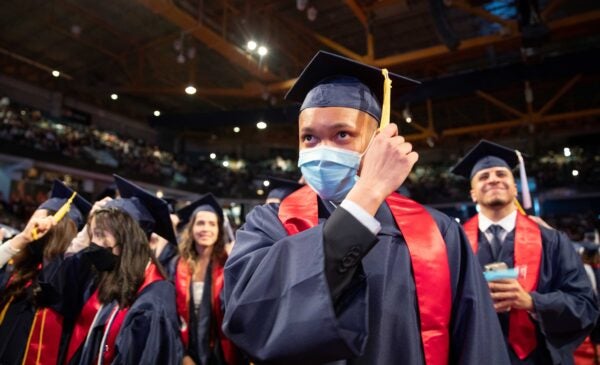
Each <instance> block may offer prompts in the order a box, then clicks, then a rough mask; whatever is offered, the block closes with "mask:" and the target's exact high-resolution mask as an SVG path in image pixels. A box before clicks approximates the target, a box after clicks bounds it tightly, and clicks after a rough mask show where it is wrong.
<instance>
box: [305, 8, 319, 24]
mask: <svg viewBox="0 0 600 365" xmlns="http://www.w3.org/2000/svg"><path fill="white" fill-rule="evenodd" d="M317 14H319V11H318V10H317V8H315V7H314V6H311V7H310V8H308V9H307V10H306V17H307V18H308V20H310V21H311V22H314V21H315V20H317Z"/></svg>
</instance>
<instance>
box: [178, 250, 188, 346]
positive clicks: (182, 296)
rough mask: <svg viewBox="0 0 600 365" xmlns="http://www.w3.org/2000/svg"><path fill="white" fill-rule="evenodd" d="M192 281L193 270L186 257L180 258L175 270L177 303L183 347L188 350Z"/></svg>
mask: <svg viewBox="0 0 600 365" xmlns="http://www.w3.org/2000/svg"><path fill="white" fill-rule="evenodd" d="M191 282H192V270H191V269H190V267H189V265H188V263H187V262H186V260H185V259H182V258H179V260H178V261H177V269H176V271H175V303H176V305H177V314H179V318H180V320H181V321H182V322H183V323H182V324H181V329H180V332H181V341H182V342H183V348H184V349H186V350H187V348H188V346H189V342H190V332H189V325H190V283H191Z"/></svg>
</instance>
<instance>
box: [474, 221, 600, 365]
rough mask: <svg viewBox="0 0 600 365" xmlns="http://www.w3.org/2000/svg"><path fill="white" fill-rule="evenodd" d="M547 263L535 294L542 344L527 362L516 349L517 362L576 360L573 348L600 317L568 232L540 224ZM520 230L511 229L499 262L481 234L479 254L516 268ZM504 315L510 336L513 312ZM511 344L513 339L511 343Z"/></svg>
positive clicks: (513, 359)
mask: <svg viewBox="0 0 600 365" xmlns="http://www.w3.org/2000/svg"><path fill="white" fill-rule="evenodd" d="M540 231H541V233H542V261H541V267H540V275H539V279H538V285H537V289H536V290H535V291H534V292H531V297H532V299H533V305H534V307H535V313H536V315H535V320H534V321H533V323H535V326H536V332H537V344H538V346H537V347H536V349H535V350H534V351H533V353H532V354H531V355H529V356H528V357H527V358H526V359H525V360H520V359H519V358H518V357H517V356H516V355H515V353H514V351H513V350H512V348H510V346H509V345H507V346H508V348H509V354H510V357H511V363H512V364H573V351H574V350H575V349H576V348H577V347H578V346H579V344H581V343H582V342H583V340H584V339H585V337H586V336H587V335H588V334H589V333H590V331H591V330H592V328H593V326H594V323H595V322H596V318H597V317H598V307H597V304H596V299H595V296H594V292H593V290H592V286H591V283H590V281H589V279H588V277H587V275H586V273H585V269H584V267H583V264H582V262H581V258H580V257H579V255H577V253H576V252H575V249H574V247H573V244H572V242H571V240H569V238H568V237H567V236H566V235H565V234H564V233H562V232H560V231H556V230H552V229H547V228H545V227H542V226H540ZM514 236H515V233H514V230H513V231H512V232H510V233H509V234H508V235H507V237H506V239H505V240H504V242H503V243H502V246H501V250H500V252H499V253H498V258H497V259H496V260H494V258H493V256H492V253H491V249H490V245H489V243H488V242H487V240H486V239H485V236H484V235H483V234H482V233H481V232H479V242H481V244H480V246H479V249H478V252H477V257H478V259H479V262H480V264H481V266H482V267H483V266H484V265H486V264H488V263H490V262H495V261H503V262H505V263H506V264H507V265H508V267H513V266H514ZM498 318H499V320H500V324H501V326H502V330H503V332H504V334H505V337H506V336H508V322H509V320H508V319H509V315H508V314H507V313H499V314H498ZM507 343H508V342H507Z"/></svg>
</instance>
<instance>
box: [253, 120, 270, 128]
mask: <svg viewBox="0 0 600 365" xmlns="http://www.w3.org/2000/svg"><path fill="white" fill-rule="evenodd" d="M256 128H258V129H265V128H267V123H265V122H263V121H260V122H258V123H256Z"/></svg>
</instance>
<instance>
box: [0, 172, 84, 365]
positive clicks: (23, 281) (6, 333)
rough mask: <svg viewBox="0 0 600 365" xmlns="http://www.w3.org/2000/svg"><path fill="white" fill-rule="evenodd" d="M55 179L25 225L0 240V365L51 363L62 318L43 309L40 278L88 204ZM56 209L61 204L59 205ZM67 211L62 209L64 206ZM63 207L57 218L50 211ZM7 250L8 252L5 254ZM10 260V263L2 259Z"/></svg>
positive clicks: (57, 347) (74, 230) (62, 248)
mask: <svg viewBox="0 0 600 365" xmlns="http://www.w3.org/2000/svg"><path fill="white" fill-rule="evenodd" d="M73 194H74V192H73V191H72V190H71V189H69V188H68V187H66V186H65V185H63V184H62V183H61V182H58V181H56V182H55V183H54V187H53V189H52V194H51V198H50V199H48V200H47V201H46V202H44V203H43V204H42V205H40V207H38V209H37V210H36V211H35V212H34V214H33V216H32V217H31V219H30V220H29V222H28V223H27V226H26V227H25V229H24V230H23V231H22V232H21V233H19V234H18V235H16V236H15V237H13V238H12V239H11V240H9V241H7V242H5V243H4V245H3V246H2V251H4V253H5V255H4V256H3V259H2V260H0V277H3V278H2V279H0V282H2V283H4V285H2V286H1V287H0V363H2V364H20V363H31V361H32V360H34V359H35V360H36V362H35V363H37V364H56V363H57V360H58V354H59V351H60V346H61V341H60V340H61V333H62V328H63V318H62V316H61V315H60V314H58V313H56V312H55V311H53V310H52V309H50V308H47V307H46V301H47V300H46V298H45V297H44V293H43V290H42V289H41V285H40V277H42V276H43V275H44V274H46V271H47V270H49V268H48V266H47V264H48V263H49V262H51V261H52V260H57V259H60V257H61V256H62V254H63V253H64V252H65V250H66V248H67V247H68V245H69V244H70V243H71V240H72V239H73V238H75V236H76V234H77V230H78V227H81V226H83V223H84V221H85V219H84V217H85V215H86V214H87V212H88V211H89V210H90V207H91V205H90V204H89V203H88V202H87V201H85V200H84V199H83V198H81V197H79V196H76V197H74V198H73V199H72V200H74V201H69V198H70V197H71V196H72V195H73ZM63 206H64V208H62V209H61V207H63ZM67 209H68V210H67ZM61 210H62V211H63V212H64V213H65V214H66V216H64V218H62V219H61V217H59V215H62V213H59V214H56V213H57V211H61ZM6 253H8V254H6ZM7 259H10V262H7Z"/></svg>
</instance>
